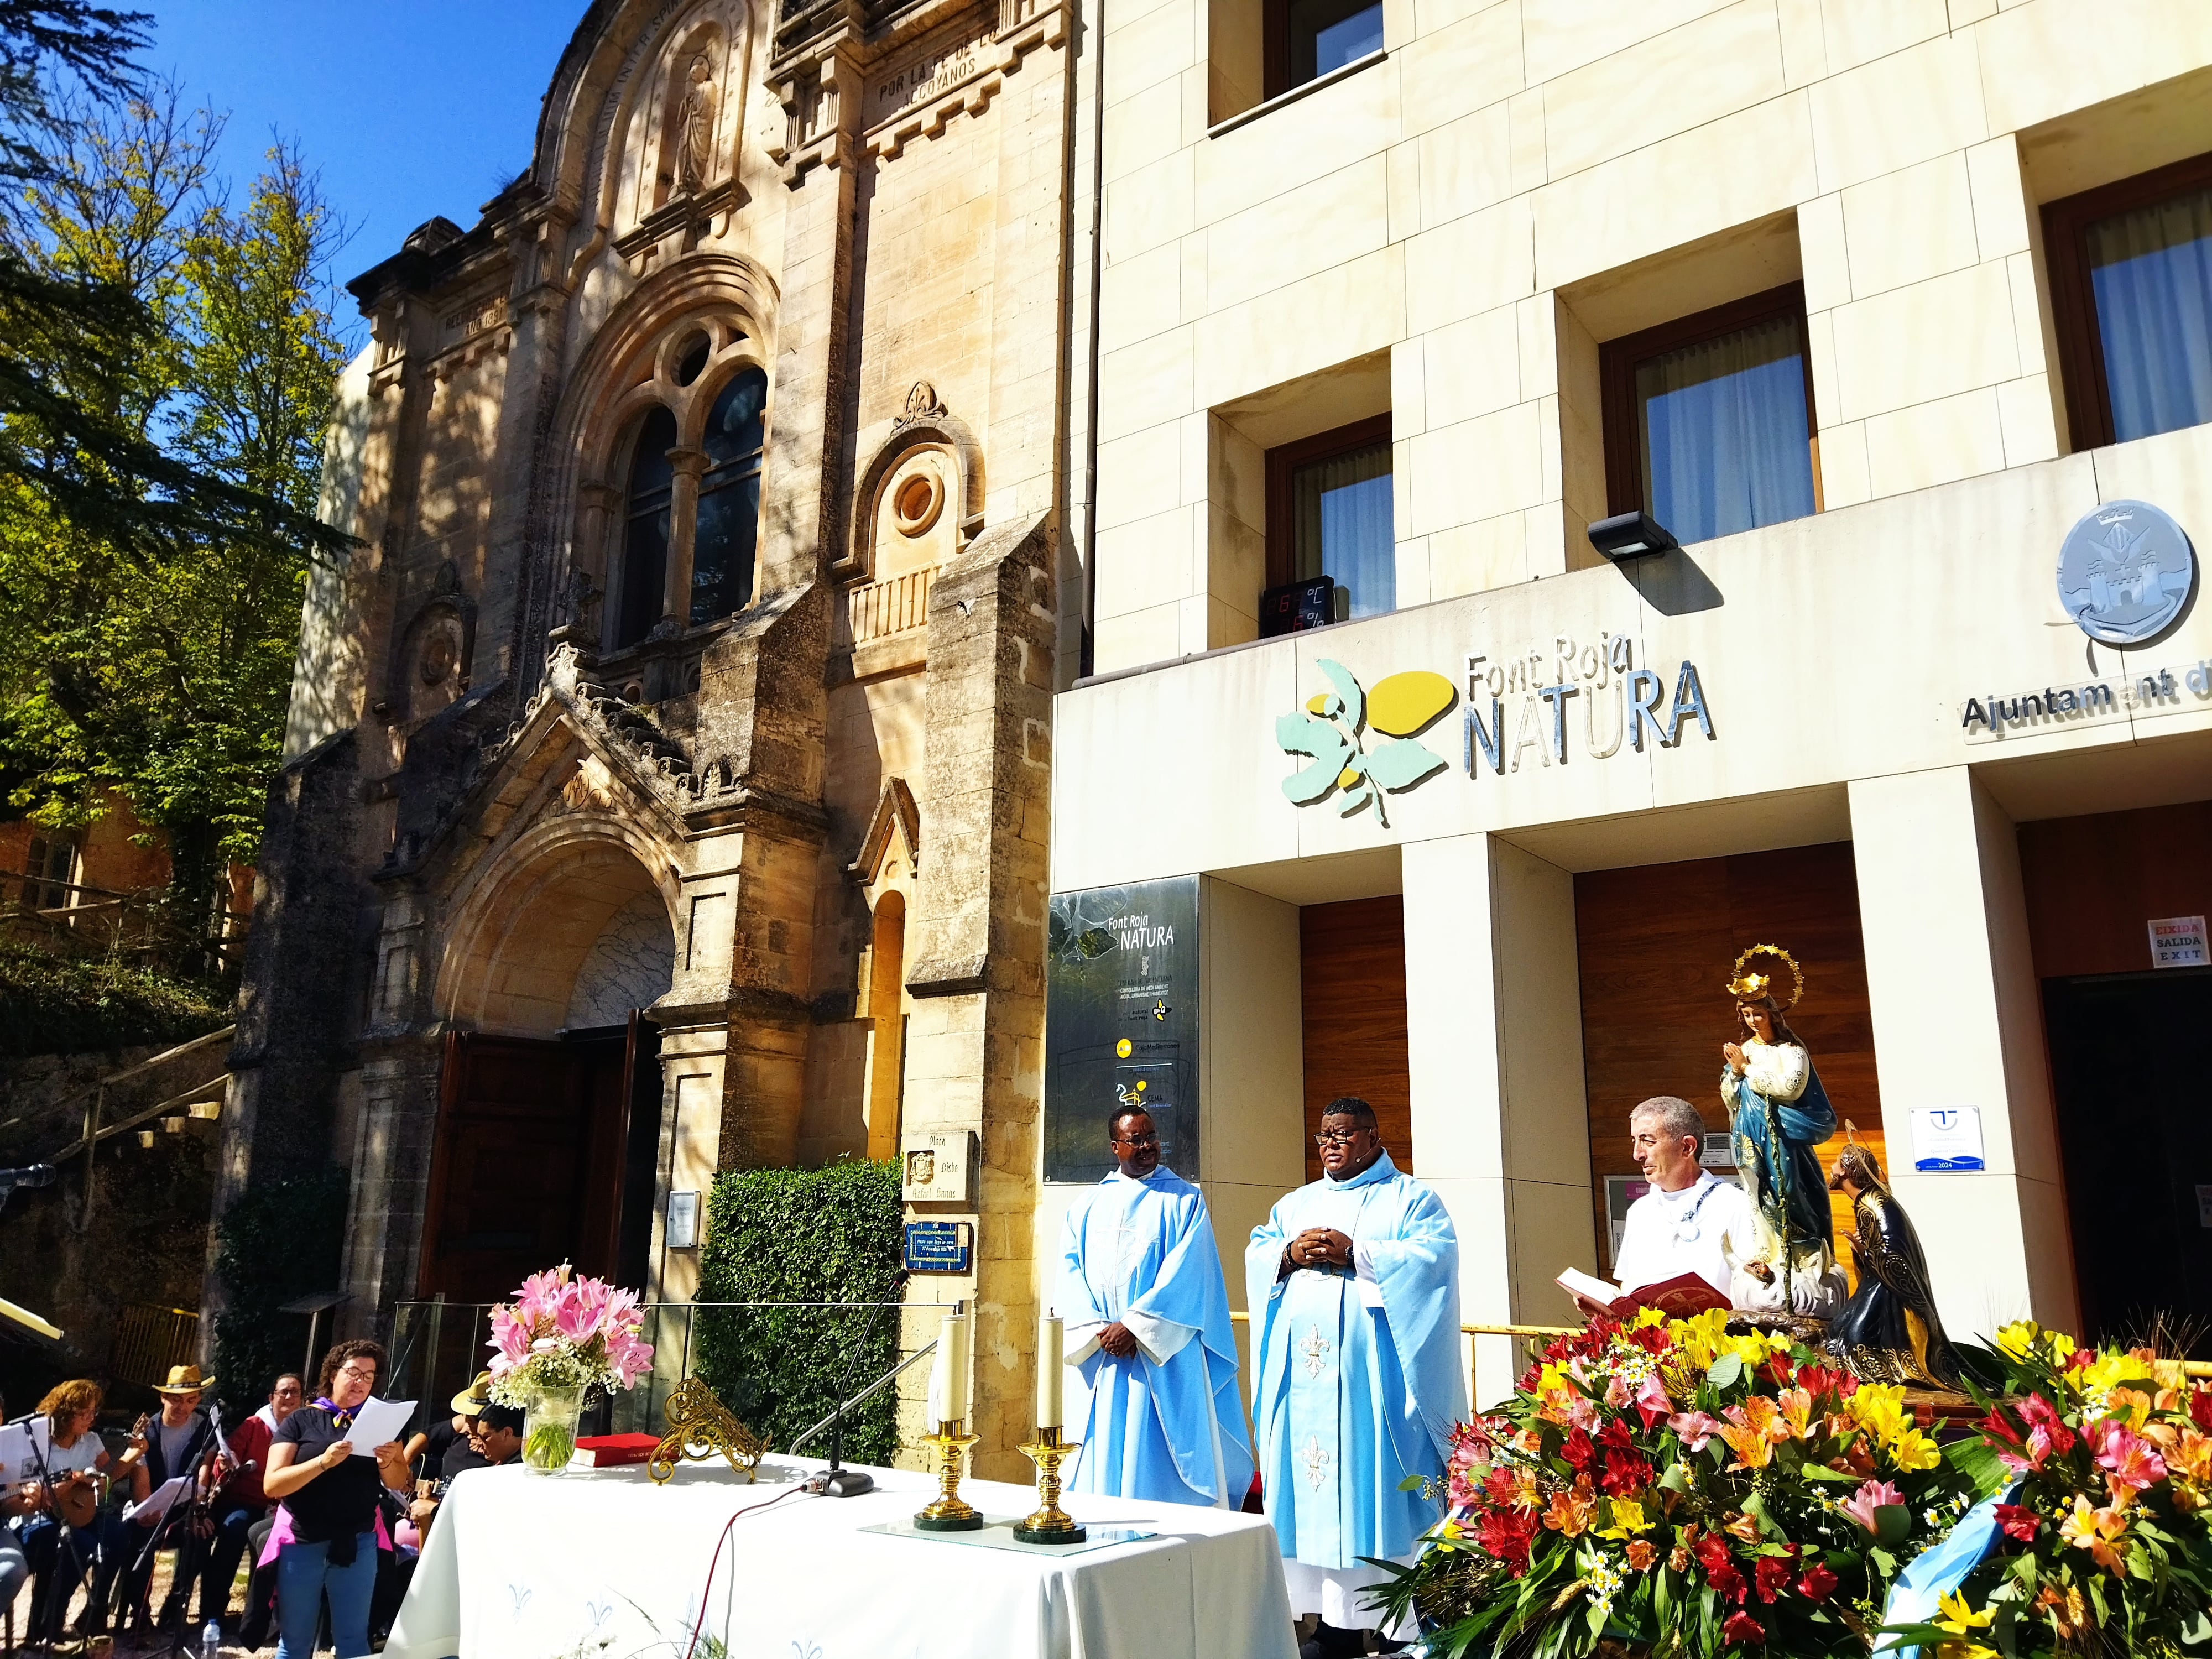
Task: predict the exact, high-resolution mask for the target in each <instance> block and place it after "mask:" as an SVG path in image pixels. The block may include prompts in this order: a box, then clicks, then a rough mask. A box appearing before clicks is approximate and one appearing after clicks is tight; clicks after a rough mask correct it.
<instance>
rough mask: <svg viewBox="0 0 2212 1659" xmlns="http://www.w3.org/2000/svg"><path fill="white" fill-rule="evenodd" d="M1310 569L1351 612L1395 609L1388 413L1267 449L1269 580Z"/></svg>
mask: <svg viewBox="0 0 2212 1659" xmlns="http://www.w3.org/2000/svg"><path fill="white" fill-rule="evenodd" d="M1316 576H1328V577H1332V578H1334V580H1335V582H1336V585H1337V586H1339V587H1340V588H1342V589H1344V590H1345V591H1346V593H1348V594H1349V595H1350V597H1351V610H1350V614H1351V615H1352V616H1353V617H1375V616H1380V615H1382V614H1383V612H1384V611H1394V610H1395V609H1396V608H1397V604H1398V542H1397V532H1396V529H1395V523H1394V520H1393V517H1392V510H1391V502H1390V417H1389V416H1388V415H1377V416H1374V417H1373V418H1372V419H1371V420H1365V421H1355V422H1352V424H1351V425H1350V426H1340V427H1338V428H1336V429H1335V430H1334V431H1333V432H1323V433H1321V434H1319V435H1316V436H1314V437H1311V438H1303V439H1300V440H1299V441H1297V442H1296V443H1288V444H1283V445H1281V446H1279V447H1276V448H1274V449H1271V450H1269V451H1268V452H1267V586H1270V587H1277V586H1281V585H1282V584H1283V583H1285V582H1293V581H1310V580H1312V579H1313V578H1314V577H1316Z"/></svg>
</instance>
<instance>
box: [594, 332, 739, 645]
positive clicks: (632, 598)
mask: <svg viewBox="0 0 2212 1659" xmlns="http://www.w3.org/2000/svg"><path fill="white" fill-rule="evenodd" d="M754 349H755V348H753V347H752V345H751V344H750V341H749V339H748V337H747V335H746V333H745V331H744V329H742V328H740V327H738V326H736V325H734V324H732V323H730V322H726V321H722V320H720V319H708V320H707V321H705V322H703V323H701V324H696V325H690V326H689V327H687V328H685V329H684V330H682V331H679V332H678V333H677V334H676V335H675V336H674V337H673V338H667V337H664V343H663V344H662V345H661V347H660V348H659V349H658V350H657V351H656V352H655V354H654V361H655V364H656V366H655V368H654V369H653V374H652V375H651V377H650V380H648V382H647V387H643V388H641V391H645V392H647V396H646V398H641V399H640V400H639V401H640V402H642V403H643V404H644V409H643V412H642V413H641V414H638V415H635V416H633V417H632V422H631V425H630V436H629V443H628V447H627V449H626V450H618V451H617V454H618V455H624V454H626V456H627V465H628V468H629V473H628V477H627V480H626V481H625V483H623V485H622V486H621V495H620V507H619V509H618V511H619V514H620V516H619V520H618V522H617V531H616V534H615V536H614V537H613V538H612V545H611V548H610V549H609V551H610V552H611V556H612V568H610V569H609V570H608V576H609V585H610V586H611V590H612V593H611V608H612V611H613V615H612V617H611V623H612V625H611V628H610V629H608V632H607V634H606V635H605V645H606V646H607V647H611V648H612V649H615V650H621V649H623V648H624V647H629V646H633V645H635V644H637V643H638V642H639V641H641V640H644V639H646V638H647V637H648V636H649V635H651V634H652V633H653V630H654V629H656V628H659V627H663V626H665V625H666V626H674V627H681V628H697V627H700V626H702V624H705V623H714V622H720V620H721V619H722V618H724V617H729V616H732V615H734V614H735V613H736V612H738V611H741V610H743V609H744V607H745V605H747V604H748V603H750V600H751V599H752V597H753V587H754V562H755V559H756V556H757V554H758V551H759V543H760V513H761V457H762V452H763V448H764V447H765V445H766V441H767V438H768V419H769V410H768V398H769V384H768V371H767V370H766V369H765V368H763V367H762V366H761V364H760V362H759V361H758V359H757V357H756V356H753V352H754ZM647 388H649V390H648V389H647ZM637 406H638V405H637V404H635V403H634V404H632V405H631V407H632V408H633V409H635V408H637ZM617 465H623V462H622V461H619V460H618V461H617ZM618 476H619V475H618ZM601 499H602V501H605V507H600V508H594V509H592V510H594V511H615V510H617V509H616V508H615V507H614V500H615V491H614V490H611V489H610V490H608V491H606V492H605V495H604V496H603V497H602V498H601ZM599 522H604V520H599ZM584 533H585V535H586V538H595V537H596V536H597V535H598V534H599V532H598V531H597V530H596V529H592V528H590V527H589V525H588V524H587V526H586V530H585V532H584ZM600 545H602V546H605V545H606V544H605V543H602V544H600Z"/></svg>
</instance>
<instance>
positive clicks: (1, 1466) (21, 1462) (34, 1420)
mask: <svg viewBox="0 0 2212 1659" xmlns="http://www.w3.org/2000/svg"><path fill="white" fill-rule="evenodd" d="M53 1437H54V1425H53V1424H52V1420H51V1419H47V1418H45V1417H27V1418H25V1419H23V1420H22V1421H21V1422H20V1423H5V1424H0V1481H19V1480H37V1479H38V1478H39V1465H40V1461H41V1459H42V1458H43V1457H44V1456H45V1455H46V1449H47V1448H49V1447H50V1446H52V1444H53Z"/></svg>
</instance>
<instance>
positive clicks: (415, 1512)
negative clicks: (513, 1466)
mask: <svg viewBox="0 0 2212 1659" xmlns="http://www.w3.org/2000/svg"><path fill="white" fill-rule="evenodd" d="M490 1389H491V1373H490V1372H489V1371H484V1372H482V1373H480V1374H479V1375H478V1376H477V1380H476V1382H475V1383H473V1384H472V1385H471V1387H470V1388H469V1389H467V1390H466V1391H465V1392H463V1393H461V1394H457V1395H454V1396H453V1415H454V1416H455V1417H457V1418H463V1419H466V1420H467V1422H468V1437H467V1438H465V1439H462V1440H456V1441H455V1442H453V1445H452V1446H450V1447H449V1448H447V1452H446V1455H445V1459H444V1461H443V1462H441V1464H440V1465H439V1468H438V1474H437V1478H436V1479H435V1480H420V1481H417V1482H416V1486H415V1492H416V1497H415V1501H414V1503H413V1504H410V1506H409V1507H408V1511H407V1514H408V1518H409V1519H410V1520H411V1521H413V1522H414V1523H415V1525H416V1528H417V1530H418V1531H419V1532H420V1533H421V1534H422V1536H423V1537H425V1538H427V1537H428V1536H429V1532H430V1521H431V1518H432V1517H433V1516H435V1515H436V1514H437V1512H438V1506H439V1504H442V1503H444V1502H445V1499H446V1489H447V1487H448V1486H452V1485H453V1480H454V1478H455V1477H456V1476H458V1475H461V1474H466V1473H467V1472H468V1471H469V1470H471V1469H484V1468H497V1467H498V1466H499V1465H500V1464H501V1463H510V1462H513V1461H514V1459H515V1458H516V1457H517V1456H519V1455H520V1454H521V1451H522V1410H521V1408H520V1407H517V1406H498V1405H494V1404H493V1403H492V1400H491V1394H490Z"/></svg>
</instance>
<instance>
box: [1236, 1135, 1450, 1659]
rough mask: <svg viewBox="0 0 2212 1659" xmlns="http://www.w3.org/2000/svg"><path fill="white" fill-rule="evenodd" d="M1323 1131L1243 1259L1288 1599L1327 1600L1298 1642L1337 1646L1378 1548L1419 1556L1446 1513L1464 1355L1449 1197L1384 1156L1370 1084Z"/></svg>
mask: <svg viewBox="0 0 2212 1659" xmlns="http://www.w3.org/2000/svg"><path fill="white" fill-rule="evenodd" d="M1314 1139H1315V1142H1316V1145H1317V1146H1319V1148H1320V1150H1321V1166H1322V1176H1321V1179H1320V1180H1318V1181H1314V1182H1308V1183H1307V1184H1306V1185H1304V1186H1303V1187H1301V1188H1298V1189H1297V1191H1296V1192H1294V1193H1291V1194H1287V1195H1286V1196H1285V1197H1284V1198H1282V1199H1281V1200H1279V1201H1278V1202H1277V1203H1276V1205H1275V1207H1274V1211H1273V1213H1272V1214H1270V1215H1269V1216H1268V1218H1267V1223H1266V1225H1263V1226H1261V1227H1257V1228H1255V1229H1254V1230H1253V1233H1252V1243H1251V1246H1250V1248H1249V1249H1248V1250H1247V1251H1246V1252H1245V1255H1244V1272H1245V1285H1246V1293H1247V1296H1248V1298H1249V1300H1248V1301H1247V1303H1246V1305H1247V1306H1248V1307H1249V1308H1250V1309H1251V1310H1252V1351H1253V1354H1254V1356H1255V1357H1254V1361H1253V1370H1254V1373H1255V1376H1254V1380H1253V1387H1252V1419H1253V1422H1254V1424H1255V1426H1256V1428H1257V1431H1258V1436H1257V1437H1258V1441H1259V1447H1260V1478H1261V1486H1262V1488H1263V1497H1264V1499H1265V1503H1266V1507H1267V1516H1268V1518H1269V1519H1271V1520H1272V1521H1273V1522H1274V1523H1275V1534H1276V1538H1277V1541H1278V1543H1279V1547H1280V1548H1281V1550H1282V1553H1283V1577H1284V1580H1285V1583H1287V1585H1288V1586H1289V1589H1290V1592H1291V1611H1292V1612H1293V1613H1300V1614H1304V1613H1315V1614H1317V1615H1319V1619H1320V1623H1319V1626H1318V1627H1317V1629H1316V1634H1315V1637H1314V1639H1313V1640H1312V1641H1311V1642H1310V1643H1308V1644H1306V1647H1305V1651H1306V1653H1307V1654H1309V1655H1317V1656H1320V1659H1335V1656H1339V1655H1351V1654H1356V1653H1364V1652H1365V1651H1366V1647H1365V1639H1366V1638H1365V1631H1364V1627H1365V1626H1369V1625H1370V1624H1371V1623H1372V1621H1373V1619H1374V1614H1373V1613H1372V1612H1371V1611H1370V1610H1369V1609H1367V1608H1366V1607H1364V1604H1363V1601H1364V1599H1363V1597H1362V1595H1361V1592H1362V1591H1364V1590H1365V1589H1368V1588H1369V1587H1370V1586H1372V1585H1375V1584H1379V1583H1385V1582H1386V1581H1387V1580H1388V1578H1389V1574H1388V1573H1387V1572H1385V1571H1383V1570H1382V1569H1380V1568H1378V1567H1376V1566H1374V1565H1370V1564H1371V1563H1372V1562H1375V1561H1378V1560H1379V1561H1396V1562H1400V1563H1404V1564H1408V1565H1410V1564H1411V1562H1412V1561H1413V1553H1414V1551H1415V1549H1416V1548H1417V1547H1418V1541H1419V1538H1420V1536H1421V1534H1423V1533H1425V1532H1426V1531H1427V1530H1428V1529H1429V1528H1431V1527H1432V1526H1434V1525H1435V1524H1436V1523H1437V1521H1438V1520H1440V1519H1441V1518H1442V1514H1441V1511H1440V1510H1438V1508H1437V1504H1435V1502H1434V1501H1433V1500H1432V1499H1431V1498H1428V1497H1427V1496H1426V1495H1425V1492H1426V1491H1427V1490H1432V1489H1433V1488H1434V1486H1436V1485H1437V1484H1440V1483H1441V1480H1442V1477H1443V1469H1444V1463H1445V1460H1446V1459H1447V1458H1448V1457H1449V1455H1450V1454H1451V1443H1452V1432H1453V1430H1454V1429H1455V1427H1456V1425H1458V1424H1460V1423H1461V1422H1462V1421H1463V1420H1465V1419H1466V1417H1467V1370H1466V1368H1465V1367H1464V1366H1463V1365H1462V1363H1461V1359H1460V1330H1459V1322H1460V1311H1459V1241H1458V1238H1457V1237H1456V1236H1455V1234H1454V1232H1453V1231H1452V1224H1451V1217H1450V1216H1449V1214H1448V1213H1446V1212H1445V1210H1444V1206H1443V1200H1440V1199H1439V1198H1437V1195H1436V1194H1435V1193H1434V1192H1432V1191H1431V1190H1430V1189H1429V1188H1426V1187H1425V1186H1423V1185H1422V1184H1421V1183H1420V1182H1418V1181H1416V1180H1414V1179H1413V1177H1412V1176H1408V1175H1406V1174H1404V1173H1402V1172H1401V1170H1399V1169H1398V1167H1397V1165H1395V1164H1393V1163H1392V1162H1391V1161H1390V1154H1389V1152H1388V1151H1387V1150H1385V1148H1384V1146H1383V1134H1382V1130H1381V1128H1380V1127H1379V1126H1378V1125H1377V1123H1376V1118H1375V1109H1374V1108H1373V1107H1372V1106H1370V1105H1369V1104H1368V1103H1367V1102H1365V1101H1364V1100H1361V1099H1358V1098H1357V1097H1352V1096H1345V1097H1341V1098H1340V1099H1336V1100H1332V1101H1331V1102H1329V1103H1328V1106H1327V1107H1326V1108H1325V1109H1323V1110H1322V1119H1321V1130H1320V1133H1318V1134H1316V1136H1315V1137H1314ZM1424 1481H1426V1482H1428V1483H1430V1486H1429V1487H1427V1488H1425V1487H1424V1485H1423V1482H1424ZM1408 1486H1410V1488H1411V1490H1408V1489H1407V1488H1408ZM1411 1633H1412V1632H1410V1630H1408V1631H1401V1632H1389V1634H1391V1635H1393V1636H1404V1635H1409V1634H1411ZM1385 1650H1386V1651H1395V1648H1389V1647H1386V1649H1385Z"/></svg>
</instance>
